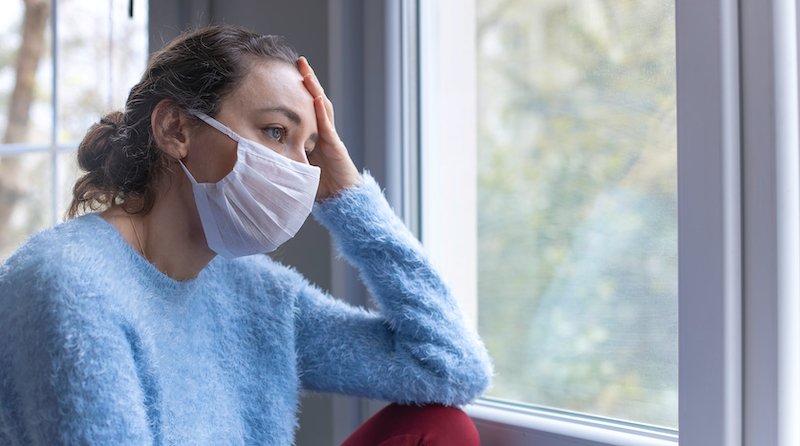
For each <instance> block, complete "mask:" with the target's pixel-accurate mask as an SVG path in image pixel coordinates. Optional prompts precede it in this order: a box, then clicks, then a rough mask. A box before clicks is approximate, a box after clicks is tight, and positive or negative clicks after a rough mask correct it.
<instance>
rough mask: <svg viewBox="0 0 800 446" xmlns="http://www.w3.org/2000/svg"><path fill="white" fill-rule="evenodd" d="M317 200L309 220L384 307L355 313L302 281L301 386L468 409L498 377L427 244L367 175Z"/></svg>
mask: <svg viewBox="0 0 800 446" xmlns="http://www.w3.org/2000/svg"><path fill="white" fill-rule="evenodd" d="M362 179H363V181H362V183H361V184H359V185H356V186H352V187H350V188H348V189H345V190H343V191H340V192H339V193H338V194H337V195H335V196H333V197H330V198H327V199H325V200H323V201H322V202H317V203H316V204H315V206H314V210H313V215H314V217H315V218H316V219H317V220H318V221H320V222H321V223H322V224H323V225H324V226H325V227H326V228H328V230H329V231H330V232H331V234H332V236H333V237H334V240H335V244H336V248H337V250H338V251H339V252H340V253H341V254H342V255H343V256H344V257H345V258H346V259H347V260H348V261H349V262H350V263H351V264H353V265H354V266H355V267H356V268H357V269H358V270H359V273H360V276H361V279H362V280H363V281H364V283H365V284H366V285H367V287H368V288H369V290H370V292H371V294H372V298H373V299H374V301H375V303H376V306H377V307H378V311H372V310H367V309H364V308H362V307H354V306H352V305H349V304H347V303H345V302H343V301H341V300H338V299H335V298H333V297H331V296H330V295H327V294H326V293H324V292H323V291H321V290H320V289H318V288H317V287H316V286H314V285H312V284H309V283H308V282H307V281H305V280H303V282H302V283H303V285H302V287H301V290H300V292H299V294H298V298H297V308H296V318H297V319H296V325H295V326H296V330H297V353H298V363H299V372H300V376H301V382H302V384H303V387H304V388H306V389H309V390H314V391H323V392H337V393H343V394H347V395H354V396H362V397H367V398H374V399H381V400H387V401H395V402H399V403H404V404H425V403H440V404H445V405H450V406H454V405H464V404H467V403H470V402H472V401H473V400H474V399H475V398H477V397H478V396H480V395H481V394H482V393H483V392H484V391H486V390H487V388H488V387H489V385H490V384H491V378H492V375H493V373H494V371H493V364H492V361H491V359H490V357H489V354H488V352H487V351H486V348H485V347H484V345H483V343H482V341H481V340H480V338H479V336H478V334H477V333H476V332H475V330H474V329H472V328H470V327H469V326H468V324H467V323H466V321H465V318H464V316H463V313H462V311H461V309H460V308H459V305H458V303H457V301H456V300H455V298H454V297H453V295H452V293H451V291H450V289H449V287H448V286H447V285H446V284H445V283H444V281H443V280H442V278H441V277H440V275H439V274H438V273H437V272H436V271H435V270H434V268H433V267H432V265H431V264H430V262H429V260H428V258H427V256H426V254H425V252H424V250H423V248H422V246H421V244H420V243H419V241H418V240H417V239H416V238H415V237H414V236H413V235H412V234H411V232H410V231H409V230H408V229H407V227H406V226H405V225H404V223H403V222H402V221H401V220H400V219H399V218H398V217H397V216H396V215H395V213H394V212H393V211H392V209H391V207H390V206H389V204H388V202H387V201H386V198H385V197H384V195H383V193H382V191H381V189H380V188H379V187H378V184H377V183H376V181H375V180H374V178H373V177H372V176H371V175H370V174H369V172H368V171H366V170H365V171H364V172H363V174H362Z"/></svg>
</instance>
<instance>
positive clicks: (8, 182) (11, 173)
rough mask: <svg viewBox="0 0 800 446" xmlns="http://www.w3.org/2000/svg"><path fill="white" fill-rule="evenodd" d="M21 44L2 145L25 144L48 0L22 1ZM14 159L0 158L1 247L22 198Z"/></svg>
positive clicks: (23, 194)
mask: <svg viewBox="0 0 800 446" xmlns="http://www.w3.org/2000/svg"><path fill="white" fill-rule="evenodd" d="M24 2H25V12H24V16H23V20H22V41H21V43H20V46H19V50H18V51H17V57H16V76H15V82H14V88H13V90H12V93H11V100H10V101H9V105H8V115H7V116H8V124H7V126H6V129H5V133H4V135H3V143H5V144H9V143H20V142H24V141H25V140H26V138H27V134H28V123H29V121H30V109H31V104H32V103H33V93H34V87H35V76H36V68H37V66H38V65H39V60H40V59H41V57H42V54H43V52H44V49H45V41H44V37H45V36H44V34H45V33H44V31H45V26H46V24H47V23H48V19H49V17H50V0H24ZM19 163H20V161H19V159H18V158H17V157H4V158H2V159H0V245H3V242H4V238H5V234H6V233H7V230H6V229H7V226H8V222H9V219H10V217H11V213H12V211H13V210H14V206H15V204H16V203H17V202H18V201H19V200H20V199H22V198H24V197H25V193H24V192H23V190H22V188H21V187H20V181H21V180H22V179H21V178H20V168H19Z"/></svg>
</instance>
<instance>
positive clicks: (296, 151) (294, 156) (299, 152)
mask: <svg viewBox="0 0 800 446" xmlns="http://www.w3.org/2000/svg"><path fill="white" fill-rule="evenodd" d="M288 152H289V153H284V154H283V155H284V156H285V157H287V158H289V159H291V160H293V161H297V162H298V163H303V164H310V163H309V162H308V156H307V155H306V149H305V147H303V146H302V145H300V147H292V148H291V150H288Z"/></svg>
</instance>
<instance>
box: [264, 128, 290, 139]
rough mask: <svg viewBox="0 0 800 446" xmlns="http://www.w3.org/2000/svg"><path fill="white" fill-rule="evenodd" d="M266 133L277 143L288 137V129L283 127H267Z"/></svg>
mask: <svg viewBox="0 0 800 446" xmlns="http://www.w3.org/2000/svg"><path fill="white" fill-rule="evenodd" d="M264 132H265V133H266V134H267V136H269V137H270V138H273V139H275V140H276V141H280V140H281V138H285V137H286V129H285V128H283V127H267V128H265V129H264Z"/></svg>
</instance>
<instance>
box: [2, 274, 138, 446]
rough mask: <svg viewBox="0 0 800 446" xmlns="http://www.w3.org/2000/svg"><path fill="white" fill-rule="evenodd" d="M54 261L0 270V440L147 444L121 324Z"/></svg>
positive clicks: (50, 443) (129, 351) (13, 442)
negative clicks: (81, 291) (51, 268)
mask: <svg viewBox="0 0 800 446" xmlns="http://www.w3.org/2000/svg"><path fill="white" fill-rule="evenodd" d="M53 263H55V262H46V263H44V264H43V265H40V266H38V267H35V268H29V269H38V270H39V271H33V272H30V273H29V272H28V271H26V270H21V271H14V272H13V273H12V274H9V271H8V270H7V271H5V273H6V274H3V273H0V443H2V444H10V445H22V444H26V445H42V446H45V445H47V446H53V445H77V444H114V445H137V446H140V445H145V444H152V443H153V437H152V435H151V430H150V427H149V424H148V421H147V420H148V418H147V413H146V409H145V405H144V395H143V391H142V388H141V386H140V382H139V379H138V377H137V371H136V367H135V364H134V359H133V353H132V349H131V344H130V342H129V339H128V336H127V334H126V333H127V331H126V330H125V329H124V325H123V324H122V323H120V322H118V320H117V319H118V318H115V317H113V316H111V315H109V314H104V313H102V312H99V311H98V310H97V307H98V305H97V302H96V301H97V299H98V298H97V297H96V296H92V295H78V294H79V293H77V292H75V288H76V287H77V286H78V283H69V284H68V283H64V281H63V280H62V279H60V278H59V274H58V273H57V272H53V271H44V270H45V268H46V267H45V265H47V264H50V265H52V264H53Z"/></svg>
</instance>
